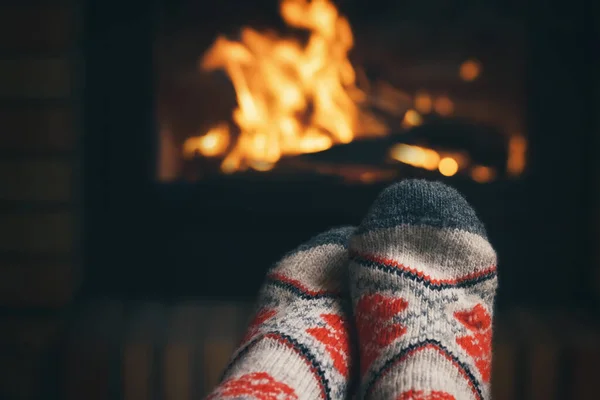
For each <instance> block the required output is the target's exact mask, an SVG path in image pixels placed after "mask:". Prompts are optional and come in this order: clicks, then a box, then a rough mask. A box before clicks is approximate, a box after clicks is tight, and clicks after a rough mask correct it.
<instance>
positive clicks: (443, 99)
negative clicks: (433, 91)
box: [433, 96, 454, 117]
mask: <svg viewBox="0 0 600 400" xmlns="http://www.w3.org/2000/svg"><path fill="white" fill-rule="evenodd" d="M433 108H434V110H435V112H436V113H438V114H440V115H442V116H444V117H448V116H450V115H452V113H454V103H453V102H452V100H450V98H448V96H440V97H438V98H436V99H435V101H434V103H433Z"/></svg>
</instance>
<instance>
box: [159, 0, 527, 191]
mask: <svg viewBox="0 0 600 400" xmlns="http://www.w3.org/2000/svg"><path fill="white" fill-rule="evenodd" d="M435 3H436V7H433V8H431V7H429V6H427V5H426V4H425V3H423V2H416V1H409V2H402V3H401V4H398V5H386V6H385V7H383V8H381V7H375V6H374V7H375V8H376V9H377V8H380V9H379V10H378V11H375V12H373V11H366V10H365V8H366V5H364V4H363V5H359V4H348V3H344V2H341V3H340V4H339V5H338V4H336V3H335V2H334V1H332V0H282V1H280V2H276V1H269V2H266V1H265V2H262V3H260V2H259V3H257V5H255V6H254V7H252V8H250V7H248V6H246V7H243V6H242V7H240V5H239V4H237V3H235V4H234V3H233V2H231V4H230V6H231V7H225V6H223V7H222V8H216V7H215V8H211V7H205V6H199V4H198V2H195V1H178V2H164V4H163V6H162V8H161V11H160V12H159V18H158V33H157V37H156V40H155V49H154V61H155V68H156V88H157V99H156V102H157V103H156V110H157V125H158V129H157V132H158V138H157V140H158V142H159V152H158V158H159V159H158V168H157V170H158V171H157V175H158V179H159V180H160V181H163V182H182V181H185V182H198V181H202V180H214V179H220V180H224V181H228V180H232V179H233V180H240V179H252V180H265V181H273V180H275V181H277V180H279V181H280V180H295V181H307V180H308V181H310V180H315V179H317V180H323V181H327V182H331V183H341V184H345V185H372V184H376V183H389V182H392V181H394V180H398V179H403V178H407V177H411V176H420V177H426V178H430V179H439V178H451V179H453V180H464V181H471V182H474V183H477V184H482V185H484V184H488V183H492V182H498V181H510V180H515V179H519V178H520V177H521V176H522V174H523V173H524V171H525V169H526V165H527V160H526V158H527V156H526V154H527V135H526V127H525V122H524V116H525V98H524V94H525V90H524V75H525V63H524V58H525V54H524V44H525V36H524V35H525V25H524V16H525V15H524V9H523V7H522V6H516V5H514V4H510V3H507V4H495V3H489V4H488V2H486V3H481V4H479V3H473V4H470V3H465V4H464V5H462V6H460V7H456V5H453V6H452V7H453V8H452V12H451V13H449V11H450V10H449V9H448V8H447V6H444V5H443V4H442V3H441V2H435ZM438 3H439V4H438ZM234 6H235V7H234ZM519 7H520V8H519ZM226 9H227V11H226V12H224V10H226Z"/></svg>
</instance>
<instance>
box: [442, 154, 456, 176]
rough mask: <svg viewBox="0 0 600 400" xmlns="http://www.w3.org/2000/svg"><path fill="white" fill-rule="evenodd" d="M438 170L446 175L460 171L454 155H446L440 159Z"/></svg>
mask: <svg viewBox="0 0 600 400" xmlns="http://www.w3.org/2000/svg"><path fill="white" fill-rule="evenodd" d="M438 170H439V171H440V174H442V175H444V176H453V175H455V174H456V173H457V172H458V163H457V162H456V160H455V159H454V158H452V157H444V158H442V159H441V160H440V163H439V165H438Z"/></svg>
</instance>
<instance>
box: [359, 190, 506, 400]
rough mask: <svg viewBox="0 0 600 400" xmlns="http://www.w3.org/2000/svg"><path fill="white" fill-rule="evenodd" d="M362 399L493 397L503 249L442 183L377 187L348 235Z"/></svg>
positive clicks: (467, 207) (453, 191) (465, 399)
mask: <svg viewBox="0 0 600 400" xmlns="http://www.w3.org/2000/svg"><path fill="white" fill-rule="evenodd" d="M350 259H351V261H350V266H349V268H350V281H351V295H352V302H353V307H354V314H355V318H356V325H357V330H358V341H359V351H360V373H361V385H360V389H359V392H358V396H357V397H358V398H359V399H376V400H417V399H420V400H434V399H439V400H467V399H489V397H490V372H491V371H490V368H491V357H492V354H491V340H492V309H493V302H494V297H495V291H496V286H497V277H496V254H495V252H494V250H493V249H492V247H491V245H490V244H489V242H488V241H487V239H486V233H485V230H484V227H483V225H482V224H481V222H480V221H479V219H478V218H477V216H476V215H475V212H474V211H473V209H472V208H471V207H470V206H469V204H468V203H467V202H466V200H465V199H464V198H463V197H462V196H461V195H460V194H459V193H458V192H456V191H455V190H454V189H451V188H449V187H447V186H445V185H443V184H441V183H432V182H426V181H416V180H411V181H405V182H401V183H399V184H395V185H393V186H391V187H389V188H388V189H386V190H385V191H384V192H382V193H381V194H380V196H379V197H378V199H377V200H376V201H375V203H374V204H373V206H372V208H371V210H370V212H369V214H368V215H367V217H366V218H365V219H364V221H363V222H362V224H361V226H360V227H359V228H358V231H357V232H356V233H355V235H354V236H353V237H352V239H351V241H350Z"/></svg>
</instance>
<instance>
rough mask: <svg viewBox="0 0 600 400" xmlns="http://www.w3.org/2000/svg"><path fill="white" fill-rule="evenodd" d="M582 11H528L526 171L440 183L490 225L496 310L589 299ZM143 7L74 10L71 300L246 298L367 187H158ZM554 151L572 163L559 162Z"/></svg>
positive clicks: (587, 100) (347, 216)
mask: <svg viewBox="0 0 600 400" xmlns="http://www.w3.org/2000/svg"><path fill="white" fill-rule="evenodd" d="M585 4H586V2H585V1H584V0H574V1H572V2H571V3H570V7H569V8H560V9H559V8H558V6H556V8H552V7H553V6H551V5H550V4H549V3H546V2H545V1H544V0H531V1H530V4H529V16H530V18H529V25H528V57H529V58H528V60H527V64H528V76H527V78H528V82H527V91H528V110H527V119H528V121H527V126H528V130H529V143H530V152H529V167H528V171H527V174H526V176H525V177H524V178H523V179H522V180H520V181H515V182H514V183H499V184H490V185H484V186H481V185H477V184H473V183H470V182H466V181H465V182H463V181H456V180H453V181H452V184H454V185H455V186H458V187H459V189H461V190H462V191H463V192H465V193H466V195H467V197H468V198H469V200H471V201H473V203H474V204H475V206H476V207H477V209H478V210H479V212H480V213H481V214H482V218H483V219H484V221H485V222H486V223H488V224H489V225H490V226H491V228H490V231H491V232H490V236H491V237H492V241H493V242H494V243H495V244H496V245H497V247H498V250H499V254H500V264H501V267H502V266H504V265H507V267H506V268H504V269H501V284H502V287H503V289H502V291H501V296H500V304H501V305H514V304H520V305H523V304H538V305H541V304H545V305H548V306H550V305H553V304H554V305H559V304H562V305H564V304H565V303H569V304H573V305H583V304H591V303H590V302H589V300H590V297H591V296H592V293H593V288H592V286H591V285H592V283H591V282H592V278H593V276H594V275H593V274H595V273H596V271H595V262H596V261H597V260H596V257H595V254H594V252H593V251H594V245H593V243H592V239H593V238H594V237H595V235H596V234H597V232H596V225H597V223H596V221H598V219H597V218H596V215H595V214H596V212H595V208H596V207H595V205H596V204H598V202H597V190H596V189H595V188H594V185H593V184H592V183H593V182H595V179H596V178H597V172H596V171H597V167H595V166H594V164H593V152H594V149H597V148H598V146H597V143H596V141H597V140H598V139H597V138H596V135H594V132H598V130H597V125H596V121H594V107H596V108H598V103H597V95H596V93H594V90H596V88H597V87H598V85H594V84H592V83H593V82H596V81H595V79H597V77H596V76H594V75H593V68H594V67H593V66H594V63H595V65H597V57H598V55H597V53H596V56H595V57H596V58H590V57H593V55H594V53H593V50H594V48H596V49H597V47H595V46H597V42H594V40H593V36H592V33H593V32H592V26H593V25H592V20H591V18H592V17H590V16H589V14H591V12H589V10H586V9H585ZM154 7H155V4H153V3H152V2H147V1H139V0H132V1H128V2H120V1H119V2H117V1H116V0H89V1H88V3H87V9H86V22H85V27H86V29H85V32H86V36H85V40H84V48H83V50H84V52H83V53H84V57H85V62H84V64H85V85H84V102H85V103H84V109H85V111H84V125H85V134H84V171H83V174H84V184H85V185H84V186H85V188H84V210H85V211H84V227H85V229H84V238H83V239H84V240H83V242H84V259H85V275H84V289H83V293H84V294H86V295H94V296H97V295H104V294H113V295H118V296H121V297H137V296H143V297H146V298H147V297H156V298H160V299H171V298H180V297H185V296H200V297H210V298H227V299H231V298H248V297H252V296H253V295H254V294H255V292H256V289H257V287H258V285H259V284H260V281H261V279H262V278H261V276H262V273H263V271H264V270H265V269H266V268H267V267H268V266H269V264H270V263H271V262H273V261H274V260H275V259H276V258H277V257H278V256H279V255H280V253H281V251H285V250H288V249H290V248H291V247H293V246H294V245H295V244H297V243H298V242H299V241H301V240H303V239H306V238H307V237H309V236H310V235H311V234H312V233H314V232H316V231H317V230H319V229H325V228H326V227H328V226H332V225H338V224H344V223H357V222H358V221H359V220H360V215H361V213H362V212H364V211H365V210H366V207H367V205H368V204H369V202H370V200H371V199H373V197H374V196H375V194H376V193H377V192H378V191H379V190H380V189H381V187H378V186H371V187H367V188H364V187H348V186H341V185H340V186H336V185H333V186H332V185H331V184H329V183H327V182H310V183H298V182H295V183H269V182H250V181H236V180H227V181H219V180H216V181H207V182H202V183H198V184H163V183H158V182H157V181H156V180H155V176H156V159H157V157H156V154H157V148H156V146H157V142H158V140H157V139H156V137H155V135H152V134H151V133H152V132H155V130H156V126H155V121H154V114H153V109H154V92H153V89H154V76H153V71H152V64H153V62H152V47H151V46H152V38H153V30H154V27H155V25H154V22H155V13H154ZM549 82H552V84H549ZM594 96H596V97H594ZM557 98H560V99H565V98H567V99H569V100H568V101H564V102H560V101H556V99H557ZM561 154H562V155H564V154H566V155H569V154H570V155H572V158H571V159H570V160H569V162H565V163H562V164H560V163H558V162H557V159H558V157H557V155H561ZM348 199H352V200H351V202H349V201H347V200H348ZM344 200H346V201H344ZM565 265H569V267H567V268H568V269H569V271H568V272H565ZM559 292H560V293H561V296H562V297H559V296H558V295H557V293H559Z"/></svg>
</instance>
